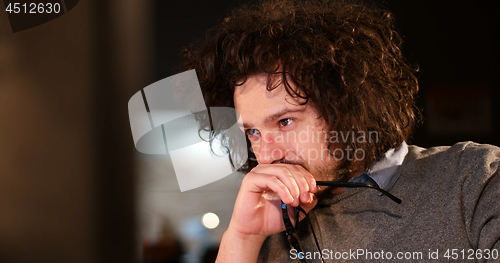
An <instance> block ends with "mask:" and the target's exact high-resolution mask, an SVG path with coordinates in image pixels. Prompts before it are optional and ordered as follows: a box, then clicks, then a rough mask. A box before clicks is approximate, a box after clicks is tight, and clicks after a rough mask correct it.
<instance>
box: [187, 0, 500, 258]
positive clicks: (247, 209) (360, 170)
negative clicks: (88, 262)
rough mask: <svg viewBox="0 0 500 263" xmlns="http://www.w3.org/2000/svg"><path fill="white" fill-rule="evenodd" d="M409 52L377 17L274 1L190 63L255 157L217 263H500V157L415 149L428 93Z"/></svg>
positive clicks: (472, 147) (356, 9)
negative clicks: (419, 106) (422, 93)
mask: <svg viewBox="0 0 500 263" xmlns="http://www.w3.org/2000/svg"><path fill="white" fill-rule="evenodd" d="M399 47H400V37H399V35H398V34H397V33H396V32H394V30H393V21H392V16H391V14H390V13H389V12H388V11H386V10H383V9H379V8H377V7H376V6H372V5H368V4H365V3H362V2H358V1H327V0H324V1H293V0H276V1H267V2H263V3H259V4H256V5H254V6H250V7H242V8H240V9H238V10H235V11H234V12H233V13H232V14H231V16H229V17H228V18H226V20H225V21H224V22H223V23H222V24H221V25H220V26H219V27H218V28H217V29H216V30H215V31H213V32H212V34H211V35H210V36H209V37H208V38H207V39H206V40H205V41H204V42H201V43H198V44H197V45H193V46H191V47H189V48H187V49H186V50H185V53H184V58H185V60H186V64H185V69H193V68H194V69H196V72H197V74H198V78H199V81H200V85H201V87H202V89H203V92H204V96H205V100H206V103H207V105H208V106H210V107H213V106H225V107H234V108H236V109H237V110H238V112H239V113H240V114H241V119H242V121H243V122H242V126H243V130H244V132H245V133H246V135H247V138H248V142H249V145H251V147H250V148H249V149H248V151H249V156H250V157H251V158H250V159H249V161H248V162H247V164H246V166H244V169H243V170H244V171H246V172H248V173H247V174H246V176H245V178H244V179H243V182H242V184H241V188H240V191H239V193H238V197H237V199H236V203H235V206H234V211H233V215H232V218H231V222H230V225H229V227H228V229H227V231H226V232H225V234H224V236H223V238H222V241H221V245H220V250H219V256H218V261H217V262H256V261H261V262H287V261H291V262H293V261H295V260H299V259H301V258H305V259H306V260H307V261H308V262H320V261H321V260H324V261H325V262H326V261H332V260H340V261H342V260H344V261H349V260H352V261H381V262H386V261H389V260H410V261H411V260H413V261H422V260H424V261H425V260H438V261H442V260H447V259H456V260H466V259H467V258H472V259H476V260H479V261H484V260H492V261H497V260H499V257H500V256H499V255H498V253H499V251H498V250H500V241H499V240H500V205H499V202H498V200H500V187H499V185H500V176H499V175H498V173H499V172H498V169H499V168H498V165H499V163H500V158H499V156H500V150H499V149H498V148H496V147H493V146H487V145H478V144H474V143H471V142H468V143H460V144H457V145H454V146H452V147H439V148H432V149H423V148H419V147H416V146H408V145H407V144H406V142H405V141H406V140H408V138H409V135H410V133H411V131H412V129H413V127H414V125H415V122H416V121H417V120H418V114H416V110H415V105H414V96H415V94H416V92H417V90H418V84H417V80H416V77H415V72H416V67H413V66H410V65H408V64H407V63H406V62H405V60H404V58H403V56H402V54H401V52H400V49H399ZM216 133H217V131H214V134H216ZM317 181H335V182H351V183H359V184H365V185H369V186H371V187H379V188H380V189H382V190H386V191H389V192H390V193H392V194H393V195H395V196H397V197H399V198H401V199H402V203H401V204H397V203H394V202H392V201H391V200H390V199H389V198H387V196H386V195H381V194H377V192H376V191H374V190H370V189H366V188H354V187H349V188H340V187H336V188H334V187H327V188H324V187H323V188H322V187H320V186H317V183H316V182H317ZM281 202H283V203H284V204H286V205H287V206H286V208H284V211H285V212H284V211H283V210H282V208H281V207H282V206H281ZM294 207H300V208H301V209H303V210H304V212H306V213H308V219H305V220H304V219H303V217H304V216H303V215H302V214H301V218H300V219H299V220H302V221H300V222H299V223H296V222H295V220H294V218H293V216H291V217H292V218H291V223H292V224H294V225H297V224H298V229H297V233H296V234H291V233H290V232H291V231H294V230H292V229H290V228H289V227H287V228H286V225H285V223H284V217H286V215H287V213H289V214H288V215H293V210H294V209H293V208H294ZM305 221H309V223H310V226H309V224H308V223H304V222H305ZM284 230H287V231H286V233H287V234H288V239H287V236H285V234H284V233H283V231H284ZM313 233H314V234H313ZM315 239H317V241H318V243H317V244H316V241H315ZM294 240H295V241H296V242H295V241H294ZM297 243H298V244H299V245H297ZM299 246H300V249H299ZM300 250H301V251H300Z"/></svg>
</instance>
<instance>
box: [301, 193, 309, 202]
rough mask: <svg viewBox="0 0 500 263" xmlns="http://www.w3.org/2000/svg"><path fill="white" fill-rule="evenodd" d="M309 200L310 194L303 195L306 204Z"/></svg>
mask: <svg viewBox="0 0 500 263" xmlns="http://www.w3.org/2000/svg"><path fill="white" fill-rule="evenodd" d="M309 198H310V196H309V193H303V194H302V200H305V201H306V202H308V201H309Z"/></svg>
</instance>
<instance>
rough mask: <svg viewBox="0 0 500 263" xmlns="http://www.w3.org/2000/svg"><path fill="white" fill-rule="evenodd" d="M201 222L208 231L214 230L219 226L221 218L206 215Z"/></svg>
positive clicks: (210, 214)
mask: <svg viewBox="0 0 500 263" xmlns="http://www.w3.org/2000/svg"><path fill="white" fill-rule="evenodd" d="M201 222H202V223H203V225H204V226H205V227H206V228H208V229H214V228H216V227H217V226H218V225H219V217H218V216H217V215H216V214H214V213H206V214H204V215H203V217H202V218H201Z"/></svg>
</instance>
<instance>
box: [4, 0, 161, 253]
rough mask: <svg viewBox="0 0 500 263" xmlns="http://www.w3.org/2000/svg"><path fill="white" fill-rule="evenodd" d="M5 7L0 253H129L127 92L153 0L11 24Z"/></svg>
mask: <svg viewBox="0 0 500 263" xmlns="http://www.w3.org/2000/svg"><path fill="white" fill-rule="evenodd" d="M0 7H1V8H3V9H2V10H1V11H0V262H136V261H137V256H138V249H137V243H136V239H135V234H134V229H135V220H134V177H133V167H134V166H133V150H134V148H133V142H132V137H131V134H130V125H129V123H128V112H127V102H128V99H129V98H130V97H131V96H132V95H133V94H134V93H135V92H136V91H138V90H139V89H140V88H142V87H144V86H146V85H147V84H149V83H151V82H152V80H151V79H148V77H147V75H148V73H149V72H150V61H149V56H150V50H149V44H148V41H149V40H150V37H149V35H148V32H149V30H150V28H151V26H150V25H149V22H148V21H149V17H150V16H149V14H148V12H149V11H150V9H149V5H148V3H147V2H146V3H145V2H143V1H132V0H126V1H97V0H94V1H92V0H88V1H80V3H79V4H78V5H77V6H76V7H75V8H73V9H72V10H71V11H69V12H68V13H67V14H65V15H63V16H61V17H59V18H57V19H55V20H53V21H50V22H47V23H45V24H42V25H40V26H37V27H34V28H31V29H27V30H24V31H21V32H17V33H12V31H11V29H10V24H9V20H8V17H7V13H6V12H4V10H5V8H4V6H3V3H2V4H0Z"/></svg>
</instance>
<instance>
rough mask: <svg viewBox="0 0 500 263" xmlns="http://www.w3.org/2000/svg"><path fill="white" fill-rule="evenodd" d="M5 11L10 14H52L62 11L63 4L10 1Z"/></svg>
mask: <svg viewBox="0 0 500 263" xmlns="http://www.w3.org/2000/svg"><path fill="white" fill-rule="evenodd" d="M5 11H6V12H8V13H9V14H11V13H14V14H19V13H24V14H51V13H56V14H57V13H60V12H61V4H59V3H45V4H44V3H38V4H36V3H29V4H27V3H22V4H21V3H10V4H9V5H7V8H5Z"/></svg>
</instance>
